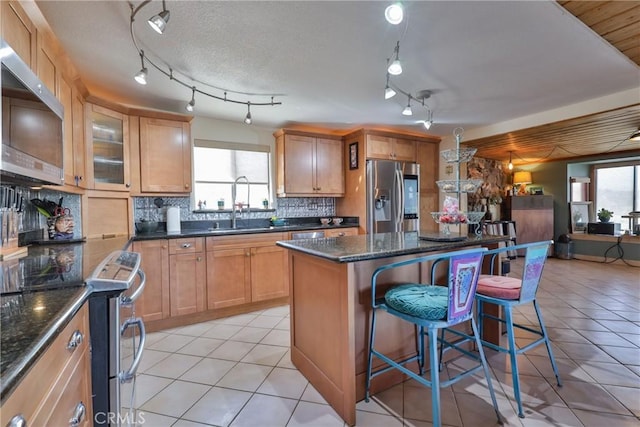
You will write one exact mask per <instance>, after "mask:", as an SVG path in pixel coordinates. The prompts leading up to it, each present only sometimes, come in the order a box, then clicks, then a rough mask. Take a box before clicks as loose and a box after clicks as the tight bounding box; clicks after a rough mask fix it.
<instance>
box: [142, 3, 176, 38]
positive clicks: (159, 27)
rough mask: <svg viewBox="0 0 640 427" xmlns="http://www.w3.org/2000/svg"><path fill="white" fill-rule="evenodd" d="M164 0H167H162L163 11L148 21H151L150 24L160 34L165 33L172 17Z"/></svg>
mask: <svg viewBox="0 0 640 427" xmlns="http://www.w3.org/2000/svg"><path fill="white" fill-rule="evenodd" d="M164 1H165V0H162V12H160V13H159V14H157V15H153V16H152V17H151V18H149V20H148V21H147V22H148V23H149V26H150V27H151V28H153V29H154V30H155V32H156V33H158V34H162V33H164V29H165V27H166V26H167V22H169V18H170V17H171V14H170V13H169V11H168V10H167V6H166V4H165V2H164Z"/></svg>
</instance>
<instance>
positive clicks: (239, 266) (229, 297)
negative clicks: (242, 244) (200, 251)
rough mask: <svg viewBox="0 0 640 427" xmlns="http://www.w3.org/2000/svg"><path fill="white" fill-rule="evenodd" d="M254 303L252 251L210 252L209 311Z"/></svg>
mask: <svg viewBox="0 0 640 427" xmlns="http://www.w3.org/2000/svg"><path fill="white" fill-rule="evenodd" d="M248 302H251V249H250V248H236V249H215V250H213V251H208V252H207V308H208V309H209V310H211V309H215V308H223V307H230V306H234V305H239V304H245V303H248Z"/></svg>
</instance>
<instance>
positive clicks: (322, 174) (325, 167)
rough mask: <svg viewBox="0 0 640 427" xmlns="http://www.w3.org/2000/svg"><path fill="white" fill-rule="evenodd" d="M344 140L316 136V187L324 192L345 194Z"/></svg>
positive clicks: (319, 191) (318, 190)
mask: <svg viewBox="0 0 640 427" xmlns="http://www.w3.org/2000/svg"><path fill="white" fill-rule="evenodd" d="M342 156H343V152H342V141H340V140H335V139H324V138H316V167H315V169H316V188H317V192H318V193H322V194H341V195H343V194H344V161H343V158H342Z"/></svg>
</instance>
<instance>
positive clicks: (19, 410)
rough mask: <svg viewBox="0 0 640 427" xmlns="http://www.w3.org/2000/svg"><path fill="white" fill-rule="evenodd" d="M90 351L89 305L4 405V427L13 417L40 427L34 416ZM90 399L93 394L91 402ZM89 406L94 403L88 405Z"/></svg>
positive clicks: (0, 413)
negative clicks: (18, 417) (34, 422)
mask: <svg viewBox="0 0 640 427" xmlns="http://www.w3.org/2000/svg"><path fill="white" fill-rule="evenodd" d="M78 333H79V334H82V339H81V340H80V339H79V338H78V337H79V335H78ZM70 343H75V346H73V345H71V346H70ZM88 348H89V318H88V308H87V305H86V304H85V305H84V306H83V307H82V308H81V309H80V310H79V311H78V313H76V315H75V316H74V318H73V319H72V320H71V322H69V324H68V325H67V326H66V327H65V328H64V329H63V331H62V332H61V333H60V334H59V335H58V337H57V338H56V339H55V340H54V341H53V343H52V344H51V345H50V346H49V348H48V349H47V350H46V351H45V353H44V354H43V355H42V356H41V357H40V359H39V360H38V361H37V362H36V363H35V365H34V366H33V367H32V368H31V371H29V373H28V374H27V375H26V376H25V377H24V378H23V379H22V381H21V382H20V384H18V386H17V388H16V389H15V390H14V392H13V393H12V394H11V395H10V396H9V397H8V398H7V400H6V402H5V403H4V404H3V405H2V410H1V411H0V425H3V426H4V425H7V423H8V422H9V420H11V417H13V416H14V415H17V414H22V415H23V416H24V418H25V419H26V420H27V425H38V424H37V423H36V424H33V416H34V415H36V414H37V413H39V412H42V410H41V409H42V408H43V407H44V404H45V402H47V400H48V397H49V396H50V395H51V396H53V395H55V393H54V392H55V391H56V389H57V388H58V383H59V382H60V381H62V377H63V375H65V372H67V373H69V372H71V371H72V370H73V367H75V366H76V365H78V362H79V361H80V360H81V359H82V358H83V357H84V355H87V354H88V353H89V352H88ZM88 369H89V368H88V367H87V370H88ZM87 372H88V371H87ZM87 375H88V374H87ZM87 381H88V380H87ZM57 397H58V396H56V398H57ZM90 397H91V395H90V393H89V399H90ZM89 404H90V402H89V403H87V405H89ZM67 424H68V420H67ZM40 425H47V424H46V423H44V424H40ZM65 425H66V424H65Z"/></svg>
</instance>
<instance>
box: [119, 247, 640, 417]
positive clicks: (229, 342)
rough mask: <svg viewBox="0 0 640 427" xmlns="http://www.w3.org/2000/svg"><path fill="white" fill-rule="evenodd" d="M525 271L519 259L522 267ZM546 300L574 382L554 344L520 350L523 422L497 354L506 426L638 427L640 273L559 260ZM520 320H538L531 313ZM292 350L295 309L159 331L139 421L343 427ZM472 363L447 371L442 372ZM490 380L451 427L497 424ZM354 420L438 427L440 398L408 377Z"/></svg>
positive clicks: (446, 404) (142, 382)
mask: <svg viewBox="0 0 640 427" xmlns="http://www.w3.org/2000/svg"><path fill="white" fill-rule="evenodd" d="M518 267H521V260H517V261H515V262H512V268H513V269H514V270H516V269H517V268H518ZM538 300H539V302H540V304H541V306H542V308H543V313H544V319H545V321H546V324H547V327H548V330H549V333H550V335H551V337H552V340H553V348H554V351H555V356H556V360H557V363H558V366H559V370H560V375H561V378H562V381H563V383H564V384H563V387H558V386H557V384H556V382H555V378H554V376H553V371H552V370H551V366H550V363H549V360H548V357H547V356H546V351H545V349H544V346H539V347H536V348H535V349H532V350H530V352H528V353H527V354H526V355H521V356H520V357H519V365H520V375H521V383H522V389H523V403H524V406H525V414H526V418H524V419H520V418H518V417H517V415H516V412H515V401H514V399H513V388H512V381H511V374H510V372H511V369H510V364H509V362H508V360H507V357H508V356H506V355H504V354H500V353H496V352H492V351H487V356H488V359H489V364H490V367H491V370H492V374H493V378H494V387H495V389H496V394H497V398H498V405H499V407H500V410H501V412H502V414H503V416H504V418H505V425H507V426H526V427H534V426H535V427H537V426H589V427H591V426H593V427H603V426H606V427H624V426H634V427H637V426H639V425H640V418H639V417H640V349H639V347H640V269H637V268H632V267H628V266H626V265H612V264H608V265H606V264H601V263H595V262H586V261H578V260H570V261H568V260H559V259H555V258H551V259H549V260H548V263H547V266H546V268H545V271H544V275H543V283H542V285H541V288H540V289H539V291H538ZM517 318H518V321H520V322H522V323H525V324H530V323H532V320H534V319H535V313H534V311H533V308H532V307H523V308H521V309H520V310H518V312H517ZM530 339H531V338H530V337H528V336H527V335H526V333H522V334H519V337H518V340H519V342H521V343H526V342H527V341H530ZM288 346H289V308H288V307H287V306H282V307H276V308H272V309H268V310H262V311H257V312H253V313H250V314H245V315H240V316H234V317H229V318H224V319H218V320H215V321H210V322H205V323H200V324H195V325H191V326H186V327H182V328H176V329H172V330H167V331H162V332H156V333H153V334H149V338H148V341H147V349H146V352H145V355H144V358H143V361H142V364H141V367H140V371H139V372H140V375H139V376H138V379H137V382H136V401H135V405H134V407H137V408H138V411H139V412H140V413H139V416H138V420H142V419H144V424H142V425H144V426H146V427H156V426H157V427H164V426H176V427H177V426H183V427H186V426H191V427H195V426H234V427H235V426H251V427H270V426H273V427H276V426H287V427H291V426H327V427H328V426H343V425H344V423H343V421H342V420H341V419H340V418H339V417H338V415H337V414H336V413H335V412H334V411H333V409H332V408H331V407H330V406H328V405H327V404H326V402H325V401H324V399H323V398H322V397H321V396H320V395H319V394H318V392H317V391H316V390H315V389H314V388H313V386H311V384H309V382H308V381H307V380H306V379H305V378H304V377H303V376H302V375H301V374H300V373H299V372H298V371H297V370H296V368H295V367H294V366H293V365H292V364H291V362H290V357H289V348H288ZM464 363H465V361H464V360H455V361H453V362H451V363H449V364H447V366H446V369H445V370H444V371H443V373H442V375H447V374H449V373H451V372H455V371H456V370H457V369H460V367H461V366H463V364H464ZM485 384H486V383H485V382H484V380H483V378H482V377H477V378H474V377H471V378H468V379H465V381H464V382H461V383H458V384H455V385H453V386H452V387H449V388H447V389H443V391H442V412H443V423H444V424H445V425H447V426H464V427H469V426H478V427H484V426H492V425H497V423H496V419H495V415H494V413H493V410H492V407H491V401H490V398H489V394H488V391H487V388H486V385H485ZM125 395H130V389H127V390H125ZM356 419H357V426H383V427H388V426H415V427H423V426H430V425H431V405H430V391H429V389H427V388H424V387H423V386H421V385H419V384H417V383H416V382H414V381H407V382H405V383H404V384H400V385H397V386H396V387H393V388H392V389H389V390H387V391H385V392H382V393H379V394H378V395H376V396H374V397H373V399H372V400H371V401H370V402H369V403H365V402H364V401H362V402H359V403H358V405H357V417H356Z"/></svg>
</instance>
